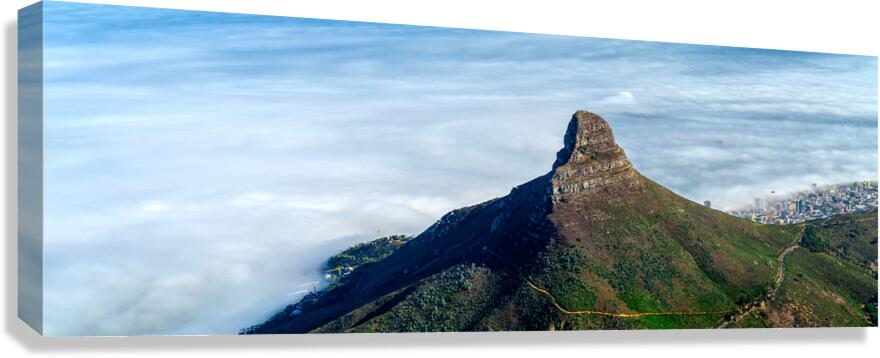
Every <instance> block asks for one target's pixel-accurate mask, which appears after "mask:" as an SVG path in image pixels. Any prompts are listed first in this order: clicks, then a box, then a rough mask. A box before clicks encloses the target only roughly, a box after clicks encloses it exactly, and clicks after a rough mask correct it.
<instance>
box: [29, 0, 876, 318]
mask: <svg viewBox="0 0 880 358" xmlns="http://www.w3.org/2000/svg"><path fill="white" fill-rule="evenodd" d="M46 19H47V21H48V23H47V25H46V44H47V48H46V51H45V59H46V69H45V78H46V101H47V102H46V109H45V110H46V131H47V132H46V149H45V153H46V188H45V190H46V197H47V202H46V205H45V206H46V225H47V228H46V271H45V272H46V290H45V292H46V318H47V322H46V325H45V327H46V331H47V333H49V334H114V335H117V334H173V333H233V332H235V331H236V330H237V329H238V328H241V327H244V326H247V325H249V324H253V323H256V322H258V321H260V320H261V319H263V318H265V317H266V316H267V315H269V314H270V313H272V312H273V311H274V310H275V309H277V308H278V307H280V306H282V305H283V304H285V303H287V302H289V301H290V300H291V299H295V297H291V296H288V294H289V293H291V292H296V291H298V290H300V288H297V285H300V284H302V283H303V282H308V281H311V280H313V279H315V278H318V277H320V273H319V272H317V267H318V265H319V264H320V263H321V262H322V261H323V260H324V259H325V258H326V256H328V255H329V254H331V253H333V252H334V251H336V250H339V249H341V248H343V247H345V246H347V245H349V244H351V243H354V242H357V241H361V240H366V239H368V238H370V237H371V236H373V235H374V234H375V232H376V231H377V230H379V231H381V232H383V233H387V234H391V233H407V234H416V233H418V232H420V231H421V230H423V229H424V228H426V227H427V226H428V225H430V224H431V223H432V222H433V221H434V220H436V219H437V218H438V217H439V216H440V215H442V214H443V213H444V212H446V211H448V210H451V209H454V208H456V207H460V206H464V205H470V204H474V203H477V202H481V201H484V200H487V199H490V198H492V197H495V196H499V195H504V194H505V193H506V192H507V191H508V190H509V188H511V187H512V186H514V185H517V184H520V183H522V182H525V181H527V180H529V179H531V178H533V177H536V176H538V175H541V174H543V173H545V172H546V171H547V170H549V168H550V165H551V164H552V160H553V158H554V154H555V151H556V150H558V148H559V147H560V146H561V145H562V134H563V133H564V129H565V125H566V124H567V120H568V118H569V117H570V115H571V113H572V112H574V110H576V109H578V108H586V109H588V110H591V111H594V112H596V113H599V114H601V115H603V116H604V117H605V118H606V119H608V120H609V121H610V122H611V124H612V126H613V128H614V131H615V134H616V136H617V138H618V140H619V141H620V142H621V143H622V145H623V147H624V148H625V149H626V151H627V154H628V155H629V156H630V158H631V159H632V160H633V162H634V163H635V165H636V167H637V168H638V169H639V170H640V171H642V172H643V173H645V174H646V175H648V176H649V177H651V178H653V179H655V180H656V181H658V182H660V183H661V184H663V185H666V186H667V187H669V188H671V189H673V190H674V191H676V192H678V193H680V194H682V195H684V196H686V197H688V198H690V199H693V200H697V201H702V200H712V202H713V206H715V207H721V208H728V207H734V206H738V205H741V204H745V203H748V202H749V201H750V200H751V198H753V197H754V196H761V195H764V194H765V193H767V192H769V191H770V190H775V191H776V192H783V191H786V190H797V189H800V188H802V187H804V186H806V185H809V184H810V183H812V182H818V183H827V182H837V181H845V180H857V179H875V178H876V171H877V167H876V163H877V141H876V136H877V115H876V111H877V107H876V106H877V105H876V103H877V93H876V88H877V76H876V68H877V59H876V58H870V57H858V56H836V55H823V54H810V53H795V52H782V51H764V50H749V49H735V48H719V47H709V46H690V45H672V44H658V43H647V42H629V41H617V40H601V39H585V38H573V37H559V36H543V35H528V34H515V33H498V32H479V31H469V30H455V29H437V28H421V27H411V26H396V25H381V24H364V23H351V22H334V21H323V20H307V19H292V18H278V17H260V16H250V15H231V14H217V13H201V12H185V11H171V10H158V9H141V8H122V7H108V6H101V5H81V4H71V3H51V2H50V3H48V5H47V16H46Z"/></svg>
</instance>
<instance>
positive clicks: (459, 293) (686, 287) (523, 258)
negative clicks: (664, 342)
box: [243, 111, 876, 334]
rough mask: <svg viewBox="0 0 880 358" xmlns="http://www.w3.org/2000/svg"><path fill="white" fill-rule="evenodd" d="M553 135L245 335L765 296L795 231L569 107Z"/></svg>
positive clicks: (583, 320)
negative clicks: (671, 183) (693, 197)
mask: <svg viewBox="0 0 880 358" xmlns="http://www.w3.org/2000/svg"><path fill="white" fill-rule="evenodd" d="M563 142H564V146H563V148H562V149H561V150H560V151H559V152H558V153H557V158H556V161H555V162H554V163H553V166H552V169H551V171H550V172H549V173H547V174H546V175H543V176H541V177H538V178H536V179H534V180H532V181H530V182H528V183H526V184H523V185H521V186H518V187H515V188H514V189H513V190H512V191H511V192H510V194H508V195H507V196H504V197H501V198H497V199H493V200H490V201H487V202H484V203H481V204H478V205H474V206H471V207H466V208H462V209H458V210H454V211H452V212H450V213H448V214H446V215H445V216H443V218H441V219H440V220H439V221H438V222H437V223H435V224H434V225H432V226H431V227H430V228H428V229H427V230H425V232H423V233H422V234H420V235H418V236H417V237H415V238H413V239H411V240H409V241H408V242H407V243H406V244H403V245H402V246H400V248H398V249H396V250H395V251H394V252H393V253H392V254H391V255H389V256H387V257H385V258H384V259H381V260H379V261H376V262H372V263H368V264H365V265H362V266H360V267H358V268H357V269H356V270H354V271H353V272H352V273H351V274H349V275H347V276H344V277H343V278H342V279H340V280H339V281H338V282H336V283H334V284H333V285H331V287H329V288H328V289H326V290H324V291H322V292H319V293H317V294H315V295H312V296H310V297H307V299H304V300H303V302H300V303H298V304H297V305H296V306H295V307H296V308H295V309H294V305H291V306H289V307H288V308H286V309H285V310H284V311H282V312H279V313H278V314H277V315H275V316H274V317H272V318H271V319H269V320H268V321H266V322H265V323H262V324H260V325H257V326H254V327H250V328H248V329H246V330H244V331H243V333H253V334H259V333H304V332H406V331H468V330H545V329H608V328H614V329H627V328H705V327H717V326H718V325H719V323H722V322H723V321H725V319H727V318H729V317H731V316H732V315H733V314H734V313H736V312H738V311H739V310H741V309H742V307H744V306H746V305H748V304H751V303H753V302H756V300H758V299H759V298H761V297H764V296H767V295H768V294H769V292H770V290H771V288H772V287H773V286H774V284H775V280H776V275H777V271H778V270H779V263H778V262H777V256H778V255H779V254H780V252H782V251H783V250H785V249H786V248H787V247H789V246H790V245H792V244H793V243H797V242H798V241H799V240H800V237H801V236H802V232H803V230H804V228H803V227H801V226H773V225H760V224H756V223H752V222H750V221H747V220H743V219H739V218H736V217H733V216H730V215H727V214H724V213H722V212H720V211H717V210H712V209H709V208H706V207H704V206H702V205H699V204H696V203H694V202H691V201H690V200H687V199H685V198H683V197H681V196H678V195H676V194H674V193H672V192H671V191H669V190H667V189H665V188H663V187H662V186H660V185H659V184H657V183H655V182H653V181H651V180H650V179H648V178H645V177H644V176H642V175H641V174H639V173H638V172H637V171H636V170H635V169H634V168H633V166H632V164H631V163H630V162H629V160H628V159H627V157H626V155H625V153H624V151H623V149H621V148H620V147H619V146H618V145H617V143H616V142H615V140H614V136H613V134H612V132H611V129H610V127H609V125H608V123H607V122H605V120H604V119H602V118H601V117H599V116H597V115H595V114H592V113H589V112H586V111H577V112H576V113H575V114H574V115H573V116H572V118H571V121H570V122H569V125H568V128H567V131H566V134H565V137H564V140H563ZM874 236H875V237H876V229H875V230H874ZM863 256H864V255H863ZM863 256H859V257H863ZM873 257H875V258H876V255H874V256H873ZM875 261H876V259H875ZM875 266H876V264H875ZM875 287H876V285H875Z"/></svg>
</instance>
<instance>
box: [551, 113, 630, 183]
mask: <svg viewBox="0 0 880 358" xmlns="http://www.w3.org/2000/svg"><path fill="white" fill-rule="evenodd" d="M563 145H564V146H563V148H562V149H561V150H559V152H558V153H557V154H556V162H554V163H553V171H552V173H551V174H552V177H551V179H550V182H551V186H550V194H552V196H553V200H554V201H565V200H566V199H568V198H573V197H577V196H580V195H583V194H580V193H589V192H592V191H596V190H599V189H603V188H604V189H608V188H609V187H611V186H615V187H618V189H623V190H627V189H637V188H638V187H639V184H640V181H639V175H638V173H637V172H636V171H635V170H634V169H633V167H632V164H631V163H630V162H629V160H628V159H627V158H626V154H624V152H623V149H621V148H620V146H618V145H617V143H616V142H615V140H614V134H613V133H612V132H611V127H610V126H609V125H608V122H606V121H605V120H604V119H602V117H599V116H598V115H596V114H593V113H590V112H587V111H583V110H580V111H577V112H576V113H575V114H574V115H573V116H572V117H571V121H569V123H568V129H567V130H566V133H565V137H564V139H563Z"/></svg>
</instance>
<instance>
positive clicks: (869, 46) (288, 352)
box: [0, 0, 880, 357]
mask: <svg viewBox="0 0 880 358" xmlns="http://www.w3.org/2000/svg"><path fill="white" fill-rule="evenodd" d="M31 2H32V1H20V0H14V1H10V0H7V1H3V2H2V7H3V10H2V12H0V16H2V30H3V36H2V41H3V55H4V56H3V61H4V65H3V69H4V70H3V83H4V86H3V91H4V96H3V97H4V100H3V114H4V122H3V126H2V130H3V135H2V137H0V138H2V139H0V140H2V145H0V150H2V156H0V157H2V158H3V168H4V175H3V176H2V177H0V180H2V184H3V185H2V187H3V191H2V196H3V203H4V205H3V206H2V207H0V210H2V213H3V214H2V216H3V218H4V219H3V221H2V225H3V233H4V234H3V235H4V244H3V252H4V255H3V265H2V268H0V270H2V271H3V275H2V277H3V295H2V296H0V300H2V301H3V305H2V307H3V333H2V338H0V352H2V355H3V356H5V357H11V356H21V355H25V354H29V353H41V354H45V355H61V354H73V355H80V356H92V355H99V354H105V355H118V354H120V353H130V354H141V355H150V356H152V355H155V354H157V353H172V354H173V355H179V356H188V357H192V356H211V357H214V356H221V357H222V356H232V355H233V354H236V353H246V354H247V353H250V354H261V355H266V356H270V355H271V356H276V355H277V356H281V355H284V356H294V355H329V356H335V355H341V354H344V355H346V356H350V357H368V356H377V357H378V356H381V357H389V356H395V355H401V356H403V355H405V356H410V357H412V356H416V355H418V356H428V357H440V356H447V355H450V354H460V353H465V352H474V353H479V354H485V355H493V356H494V355H497V354H505V355H510V356H530V357H535V356H575V355H577V356H586V355H589V354H596V355H605V356H626V355H639V356H657V355H667V354H669V355H673V354H674V355H676V356H694V357H697V356H699V357H705V356H707V355H710V354H711V356H712V357H726V356H731V357H734V356H736V357H742V356H765V355H770V354H773V355H777V356H789V355H792V354H804V355H805V356H806V357H811V356H826V357H827V356H849V355H852V354H858V353H866V352H870V351H874V352H876V351H878V348H880V330H878V329H867V330H863V329H797V330H738V331H724V332H716V331H663V332H658V331H653V332H568V333H552V334H551V333H534V334H520V333H506V334H419V335H382V336H376V335H343V336H309V337H302V336H286V337H285V336H280V337H210V338H180V337H177V338H155V337H154V338H150V337H138V338H128V339H119V338H117V339H114V338H104V339H82V338H78V339H43V338H40V337H38V336H36V334H35V333H33V332H32V331H30V330H29V329H28V328H26V327H25V326H24V324H23V323H21V322H19V321H18V320H17V319H16V318H15V302H14V297H15V291H14V288H15V281H14V280H15V272H14V270H15V267H16V266H15V264H16V262H15V255H14V253H15V249H16V246H15V242H14V240H15V236H16V235H15V230H16V228H15V222H16V213H15V207H16V205H15V200H16V198H15V196H16V194H15V192H16V183H15V181H16V175H15V171H16V153H15V151H16V149H15V148H16V127H15V126H16V121H15V118H16V108H15V107H16V83H15V78H16V64H15V63H16V52H15V46H16V45H15V39H16V30H15V26H16V23H15V16H16V10H17V9H18V8H20V7H23V6H26V5H28V4H30V3H31ZM90 2H95V3H111V4H121V5H141V6H154V7H174V8H185V9H199V10H215V11H228V12H248V13H259V14H272V15H290V16H300V17H317V18H330V19H345V20H362V21H377V22H391V23H405V24H417V25H435V26H448V27H465V28H478V29H492V30H511V31H522V32H539V33H550V34H567V35H583V36H594V37H610V38H623V39H640V40H658V41H670V42H685V43H700V44H715V45H731V46H747V47H759V48H775V49H787V50H803V51H821V52H834V53H848V54H862V55H874V56H877V55H880V38H878V37H877V35H876V33H880V22H878V21H877V17H878V15H877V14H880V6H878V5H877V3H876V2H875V1H833V2H832V1H773V2H769V1H753V0H740V1H723V2H720V1H673V0H665V1H650V0H644V1H614V2H611V1H603V2H602V3H601V4H585V3H584V2H583V1H580V2H575V1H571V2H564V1H556V0H542V1H534V0H532V1H527V2H525V1H523V2H516V3H514V2H513V1H511V0H508V1H494V0H492V1H478V0H469V1H450V0H447V1H442V0H419V1H392V0H373V1H358V0H348V1H343V0H325V1H320V2H318V1H280V0H274V1H271V0H251V1H245V0H237V1H223V2H219V1H217V2H208V1H198V0H177V1H172V0H152V1H151V0H116V1H90Z"/></svg>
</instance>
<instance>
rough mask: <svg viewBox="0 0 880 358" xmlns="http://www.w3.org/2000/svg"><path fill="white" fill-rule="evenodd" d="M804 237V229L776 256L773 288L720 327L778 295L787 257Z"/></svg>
mask: <svg viewBox="0 0 880 358" xmlns="http://www.w3.org/2000/svg"><path fill="white" fill-rule="evenodd" d="M800 226H801V227H803V226H805V225H803V224H801V225H800ZM802 239H803V231H802V232H801V233H800V234H799V235H798V238H797V240H795V242H794V243H792V244H791V246H788V247H786V248H785V250H782V252H781V253H779V256H777V257H776V264H777V265H776V266H778V269H777V271H776V280H775V282H774V283H773V288H771V289H770V291H769V292H767V294H766V295H764V296H763V297H760V298H758V299H756V300H754V301H752V302H751V303H748V304H746V305H745V307H743V309H742V310H740V312H739V313H737V314H735V315H733V316H731V317H730V318H728V319H726V320H724V322H722V323H721V325H720V326H718V328H727V326H729V325H730V324H731V323H735V322H736V321H739V319H740V318H742V317H744V316H745V315H747V314H750V313H752V312H754V311H756V310H757V309H758V308H760V307H761V306H763V305H764V303H766V302H769V301H770V300H772V299H773V297H775V296H776V291H779V287H781V286H782V282H783V281H785V257H786V256H788V254H790V253H792V252H793V251H794V250H795V249H797V248H798V247H800V243H801V240H802Z"/></svg>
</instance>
